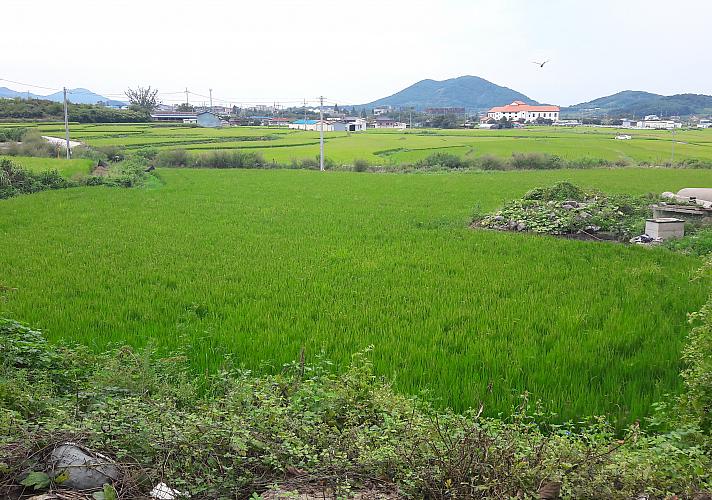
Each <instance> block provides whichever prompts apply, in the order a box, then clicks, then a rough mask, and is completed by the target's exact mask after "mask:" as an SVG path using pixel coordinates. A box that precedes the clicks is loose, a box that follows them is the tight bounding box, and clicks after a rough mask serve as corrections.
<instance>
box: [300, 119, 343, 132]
mask: <svg viewBox="0 0 712 500" xmlns="http://www.w3.org/2000/svg"><path fill="white" fill-rule="evenodd" d="M320 123H321V122H320V121H319V120H295V121H293V122H292V123H290V124H289V128H292V129H297V130H312V131H316V132H318V131H319V130H321V126H320ZM333 131H334V126H333V125H332V124H331V123H329V122H327V121H326V120H324V132H333Z"/></svg>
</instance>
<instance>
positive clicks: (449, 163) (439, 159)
mask: <svg viewBox="0 0 712 500" xmlns="http://www.w3.org/2000/svg"><path fill="white" fill-rule="evenodd" d="M416 166H419V167H439V168H449V169H460V168H466V167H468V166H469V164H468V162H467V161H466V160H464V159H462V158H460V157H459V156H457V155H454V154H451V153H443V152H437V153H433V154H431V155H430V156H428V157H427V158H425V159H424V160H420V161H418V162H417V163H416Z"/></svg>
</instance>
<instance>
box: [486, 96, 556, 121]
mask: <svg viewBox="0 0 712 500" xmlns="http://www.w3.org/2000/svg"><path fill="white" fill-rule="evenodd" d="M560 111H561V110H560V109H559V107H558V106H548V105H546V106H534V105H531V104H527V103H525V102H522V101H514V102H513V103H512V104H507V105H506V106H496V107H494V108H492V109H490V110H489V111H488V112H487V118H492V119H494V120H501V119H502V118H507V119H508V120H512V121H519V120H521V121H524V122H535V121H536V120H537V119H538V118H542V119H545V120H551V121H554V122H555V121H558V120H559V112H560Z"/></svg>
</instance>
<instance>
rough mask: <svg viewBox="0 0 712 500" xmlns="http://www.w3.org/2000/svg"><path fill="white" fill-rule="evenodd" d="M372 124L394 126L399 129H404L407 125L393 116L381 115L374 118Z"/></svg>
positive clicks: (376, 126)
mask: <svg viewBox="0 0 712 500" xmlns="http://www.w3.org/2000/svg"><path fill="white" fill-rule="evenodd" d="M373 125H374V127H375V128H396V129H401V130H405V129H406V127H407V126H408V125H406V124H405V123H403V122H399V121H398V120H394V119H393V118H382V117H378V118H376V119H375V120H374V123H373Z"/></svg>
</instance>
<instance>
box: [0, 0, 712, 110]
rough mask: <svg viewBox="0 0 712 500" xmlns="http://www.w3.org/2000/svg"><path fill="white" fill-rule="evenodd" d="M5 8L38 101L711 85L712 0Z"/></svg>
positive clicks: (2, 67) (569, 94)
mask: <svg viewBox="0 0 712 500" xmlns="http://www.w3.org/2000/svg"><path fill="white" fill-rule="evenodd" d="M0 12H1V13H2V14H1V15H2V18H3V21H4V22H3V27H2V30H1V31H0V42H1V45H2V47H3V54H2V62H1V63H0V79H4V80H0V86H6V87H10V88H13V89H15V90H21V91H25V90H30V91H32V92H35V93H38V94H49V93H51V92H52V91H53V90H50V89H41V88H36V87H30V86H28V85H27V84H32V85H38V86H43V87H49V88H51V89H55V88H61V87H62V86H67V87H68V88H75V87H84V88H88V89H91V90H93V91H95V92H98V93H100V94H102V95H105V96H106V97H110V98H120V97H121V94H122V93H123V91H124V90H125V89H126V88H127V87H136V86H139V85H140V86H147V85H151V86H152V87H154V88H158V89H159V91H160V92H161V98H162V100H163V101H164V102H166V103H175V102H184V101H185V96H184V94H181V93H179V92H181V91H183V90H184V89H186V88H188V89H189V90H190V91H191V92H193V93H194V94H199V95H192V96H191V97H190V100H191V102H192V103H194V104H197V103H200V102H202V101H205V100H207V99H206V98H204V97H200V95H202V96H208V94H209V89H211V88H212V89H213V96H214V103H215V104H216V105H220V104H225V105H231V104H241V103H242V104H249V103H265V104H272V103H274V102H279V103H280V104H281V105H283V106H288V105H297V104H299V103H301V102H302V100H303V99H305V98H306V99H308V100H309V101H310V102H313V101H314V100H315V99H316V97H317V96H319V95H323V96H326V98H327V102H331V103H333V102H336V103H338V104H340V105H346V104H361V103H366V102H370V101H373V100H375V99H378V98H381V97H385V96H387V95H390V94H393V93H395V92H397V91H399V90H401V89H403V88H405V87H407V86H409V85H411V84H413V83H415V82H417V81H419V80H422V79H426V78H431V79H435V80H443V79H447V78H453V77H457V76H462V75H476V76H480V77H482V78H485V79H487V80H490V81H492V82H494V83H496V84H498V85H503V86H506V87H510V88H512V89H514V90H517V91H519V92H522V93H524V94H526V95H527V96H529V97H530V98H532V99H535V100H537V101H540V102H547V103H552V104H558V105H563V106H565V105H570V104H575V103H579V102H585V101H588V100H591V99H594V98H596V97H601V96H604V95H609V94H612V93H615V92H619V91H621V90H646V91H649V92H656V93H661V94H666V95H669V94H675V93H685V92H690V93H703V94H712V43H711V42H712V38H711V35H710V32H711V31H710V24H709V23H710V19H712V1H711V0H676V1H674V2H671V1H669V0H666V1H663V0H427V1H426V0H351V1H342V0H259V1H252V0H200V1H195V0H192V1H188V0H141V1H137V0H100V1H97V0H65V1H64V2H62V3H61V4H60V3H57V2H56V0H51V1H50V0H2V8H1V9H0ZM547 59H549V60H550V61H549V63H547V64H546V65H545V66H544V67H543V68H540V67H538V66H537V65H535V64H533V63H532V61H542V60H547ZM7 80H12V81H14V82H20V83H21V84H17V83H10V82H8V81H7Z"/></svg>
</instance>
